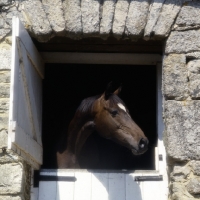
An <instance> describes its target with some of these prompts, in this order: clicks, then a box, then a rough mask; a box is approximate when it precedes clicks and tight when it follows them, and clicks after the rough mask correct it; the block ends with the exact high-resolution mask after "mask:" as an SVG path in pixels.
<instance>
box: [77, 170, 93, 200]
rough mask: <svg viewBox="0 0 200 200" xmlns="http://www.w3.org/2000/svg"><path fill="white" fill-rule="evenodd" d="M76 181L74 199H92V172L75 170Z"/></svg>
mask: <svg viewBox="0 0 200 200" xmlns="http://www.w3.org/2000/svg"><path fill="white" fill-rule="evenodd" d="M75 177H76V179H77V180H76V182H75V186H74V200H90V199H91V193H92V191H91V188H92V182H91V178H92V176H91V173H88V172H80V171H77V172H75Z"/></svg>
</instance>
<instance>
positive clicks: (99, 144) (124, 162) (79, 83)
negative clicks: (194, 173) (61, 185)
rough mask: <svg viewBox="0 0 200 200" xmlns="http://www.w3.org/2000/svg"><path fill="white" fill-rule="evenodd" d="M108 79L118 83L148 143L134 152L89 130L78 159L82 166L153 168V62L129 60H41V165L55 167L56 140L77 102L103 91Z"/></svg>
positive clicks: (154, 106)
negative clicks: (140, 152)
mask: <svg viewBox="0 0 200 200" xmlns="http://www.w3.org/2000/svg"><path fill="white" fill-rule="evenodd" d="M110 81H113V90H115V89H117V87H118V86H119V85H120V84H122V85H123V87H122V92H121V95H120V97H121V99H122V100H123V101H124V102H125V104H126V106H127V107H128V109H129V111H130V114H131V116H132V118H133V120H134V121H135V122H136V123H137V124H138V125H139V126H140V128H141V129H142V130H143V131H144V133H145V135H146V136H147V137H148V139H149V149H148V150H147V152H145V153H144V154H143V155H140V156H134V155H133V154H132V153H131V151H130V150H129V149H127V148H125V147H122V146H120V145H118V144H116V143H114V142H112V141H111V140H107V139H104V138H102V137H100V136H99V135H98V133H96V132H94V133H93V134H92V135H91V136H90V137H89V138H88V139H87V141H86V143H85V145H84V147H83V149H82V152H81V155H80V157H79V163H80V166H81V168H86V169H115V170H121V169H127V170H136V169H137V170H153V169H155V156H154V149H155V146H156V145H157V130H156V67H155V66H130V65H128V66H127V65H88V64H46V66H45V79H44V80H43V133H42V134H43V135H42V136H43V137H42V140H43V147H44V154H43V155H44V159H43V166H42V168H57V166H56V144H57V142H58V140H59V138H60V137H61V134H62V133H63V132H64V133H65V132H66V133H67V127H68V124H69V123H70V120H71V119H72V118H73V116H74V113H75V111H76V109H77V107H78V106H79V104H80V102H81V101H82V100H83V99H84V98H87V97H90V96H94V95H97V94H102V93H103V92H104V90H105V88H106V85H107V84H108V83H109V82H110Z"/></svg>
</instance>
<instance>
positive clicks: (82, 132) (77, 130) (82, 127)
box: [67, 118, 95, 160]
mask: <svg viewBox="0 0 200 200" xmlns="http://www.w3.org/2000/svg"><path fill="white" fill-rule="evenodd" d="M75 121H76V120H75ZM94 127H95V126H94V122H93V121H92V120H91V119H89V118H85V120H82V121H78V122H74V121H73V122H72V123H71V124H70V127H69V131H68V142H67V151H68V152H69V153H70V154H73V155H74V157H75V158H76V160H77V156H78V155H79V154H80V151H81V149H82V147H83V145H84V143H85V142H86V140H87V138H88V137H89V135H90V134H91V133H92V132H93V130H94Z"/></svg>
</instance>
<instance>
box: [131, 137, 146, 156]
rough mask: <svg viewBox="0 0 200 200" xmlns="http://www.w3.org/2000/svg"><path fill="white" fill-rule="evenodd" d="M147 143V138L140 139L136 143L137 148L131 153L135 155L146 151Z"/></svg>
mask: <svg viewBox="0 0 200 200" xmlns="http://www.w3.org/2000/svg"><path fill="white" fill-rule="evenodd" d="M148 143H149V141H148V139H147V138H142V139H141V140H140V141H139V143H138V148H137V149H132V153H133V154H135V155H140V154H143V153H144V152H146V151H147V149H148Z"/></svg>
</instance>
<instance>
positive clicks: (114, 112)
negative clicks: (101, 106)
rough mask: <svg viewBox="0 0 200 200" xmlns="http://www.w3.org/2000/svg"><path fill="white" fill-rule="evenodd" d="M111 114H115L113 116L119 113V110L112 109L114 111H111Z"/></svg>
mask: <svg viewBox="0 0 200 200" xmlns="http://www.w3.org/2000/svg"><path fill="white" fill-rule="evenodd" d="M110 114H111V115H113V116H116V115H117V114H118V111H117V110H112V111H110Z"/></svg>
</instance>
